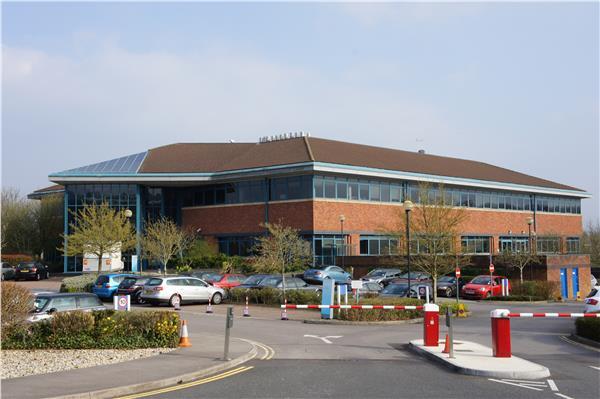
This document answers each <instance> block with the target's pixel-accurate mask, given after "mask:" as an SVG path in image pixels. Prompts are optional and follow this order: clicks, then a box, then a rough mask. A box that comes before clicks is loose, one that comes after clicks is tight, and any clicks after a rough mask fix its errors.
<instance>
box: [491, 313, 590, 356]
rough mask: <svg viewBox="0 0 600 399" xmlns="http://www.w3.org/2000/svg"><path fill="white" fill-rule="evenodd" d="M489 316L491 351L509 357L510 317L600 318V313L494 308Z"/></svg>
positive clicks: (495, 354)
mask: <svg viewBox="0 0 600 399" xmlns="http://www.w3.org/2000/svg"><path fill="white" fill-rule="evenodd" d="M490 317H491V319H492V352H493V354H494V357H511V356H512V353H511V337H510V319H511V318H519V319H521V318H564V319H575V318H580V317H589V318H593V317H598V318H600V313H511V312H510V310H508V309H495V310H492V311H491V312H490Z"/></svg>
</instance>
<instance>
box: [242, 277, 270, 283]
mask: <svg viewBox="0 0 600 399" xmlns="http://www.w3.org/2000/svg"><path fill="white" fill-rule="evenodd" d="M264 278H265V276H250V277H248V278H247V279H245V280H244V282H243V283H242V284H258V283H260V282H261V281H262V280H263V279H264Z"/></svg>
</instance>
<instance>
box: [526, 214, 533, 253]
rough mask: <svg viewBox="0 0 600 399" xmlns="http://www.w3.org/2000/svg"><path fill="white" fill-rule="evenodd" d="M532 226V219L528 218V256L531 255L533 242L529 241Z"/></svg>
mask: <svg viewBox="0 0 600 399" xmlns="http://www.w3.org/2000/svg"><path fill="white" fill-rule="evenodd" d="M532 224H533V218H532V217H531V216H530V217H528V218H527V227H528V228H529V255H531V254H532V253H533V241H532V240H531V225H532Z"/></svg>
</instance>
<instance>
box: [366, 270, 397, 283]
mask: <svg viewBox="0 0 600 399" xmlns="http://www.w3.org/2000/svg"><path fill="white" fill-rule="evenodd" d="M400 275H402V270H400V269H373V270H371V271H370V272H369V273H367V274H366V275H364V276H363V277H362V278H361V280H363V281H372V282H375V283H379V284H381V285H382V286H386V285H388V284H389V283H390V282H391V281H392V280H394V279H395V278H398V277H400Z"/></svg>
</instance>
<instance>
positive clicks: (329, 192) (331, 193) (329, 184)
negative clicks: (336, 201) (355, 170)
mask: <svg viewBox="0 0 600 399" xmlns="http://www.w3.org/2000/svg"><path fill="white" fill-rule="evenodd" d="M325 198H335V181H333V180H325Z"/></svg>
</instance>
